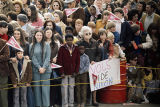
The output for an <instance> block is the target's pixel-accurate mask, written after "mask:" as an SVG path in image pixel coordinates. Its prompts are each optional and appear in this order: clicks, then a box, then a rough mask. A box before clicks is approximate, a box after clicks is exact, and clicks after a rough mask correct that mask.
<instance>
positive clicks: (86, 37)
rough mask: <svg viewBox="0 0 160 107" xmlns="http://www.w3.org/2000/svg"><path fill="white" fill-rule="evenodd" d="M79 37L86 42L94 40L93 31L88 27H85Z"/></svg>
mask: <svg viewBox="0 0 160 107" xmlns="http://www.w3.org/2000/svg"><path fill="white" fill-rule="evenodd" d="M79 35H80V36H81V37H82V38H83V39H84V40H86V41H88V40H90V39H91V38H92V29H91V28H90V27H88V26H83V27H82V29H81V31H80V32H79Z"/></svg>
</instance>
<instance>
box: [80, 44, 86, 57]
mask: <svg viewBox="0 0 160 107" xmlns="http://www.w3.org/2000/svg"><path fill="white" fill-rule="evenodd" d="M84 51H85V47H84V46H79V52H80V54H81V55H82V54H84Z"/></svg>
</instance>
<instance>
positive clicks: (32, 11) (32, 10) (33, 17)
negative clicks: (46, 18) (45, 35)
mask: <svg viewBox="0 0 160 107" xmlns="http://www.w3.org/2000/svg"><path fill="white" fill-rule="evenodd" d="M27 11H28V12H27V14H28V18H29V23H30V24H31V26H33V27H35V28H41V27H42V26H43V19H42V17H40V15H38V12H37V10H36V7H35V6H34V5H30V6H29V7H28V10H27Z"/></svg>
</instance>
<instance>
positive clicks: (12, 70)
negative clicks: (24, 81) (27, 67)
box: [9, 63, 17, 84]
mask: <svg viewBox="0 0 160 107" xmlns="http://www.w3.org/2000/svg"><path fill="white" fill-rule="evenodd" d="M9 71H10V79H11V81H12V84H17V80H16V78H17V76H16V74H15V71H14V68H13V65H12V64H11V63H9Z"/></svg>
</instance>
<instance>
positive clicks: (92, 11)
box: [90, 7, 96, 16]
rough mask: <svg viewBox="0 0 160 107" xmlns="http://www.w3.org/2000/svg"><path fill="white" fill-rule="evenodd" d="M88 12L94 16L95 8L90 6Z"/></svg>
mask: <svg viewBox="0 0 160 107" xmlns="http://www.w3.org/2000/svg"><path fill="white" fill-rule="evenodd" d="M90 12H91V15H92V16H95V15H96V8H94V7H91V8H90Z"/></svg>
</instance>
